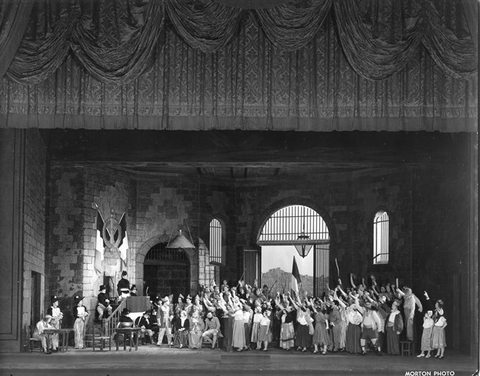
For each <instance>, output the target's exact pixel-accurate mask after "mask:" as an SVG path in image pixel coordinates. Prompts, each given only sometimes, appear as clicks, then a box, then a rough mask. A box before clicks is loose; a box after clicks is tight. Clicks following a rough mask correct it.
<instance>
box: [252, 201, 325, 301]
mask: <svg viewBox="0 0 480 376" xmlns="http://www.w3.org/2000/svg"><path fill="white" fill-rule="evenodd" d="M257 244H258V245H260V246H261V262H260V263H261V265H260V270H261V276H260V279H261V281H262V284H263V283H265V284H266V285H267V286H268V287H270V288H271V289H272V291H271V292H272V293H274V294H275V293H276V292H282V291H288V289H289V283H290V282H289V281H290V280H289V279H288V278H290V277H291V275H292V274H293V269H294V268H293V260H295V265H297V268H298V271H299V274H300V286H301V288H300V291H302V290H303V292H307V293H309V294H312V293H313V294H314V295H320V294H321V293H322V292H324V291H325V290H326V287H327V284H328V279H329V258H330V235H329V231H328V227H327V225H326V223H325V221H324V220H323V218H322V217H321V216H320V215H319V214H318V213H317V212H316V211H315V210H313V209H312V208H309V207H308V206H303V205H290V206H286V207H283V208H281V209H280V210H277V211H276V212H274V213H273V214H272V215H271V216H270V217H269V218H268V220H267V221H266V222H265V224H264V226H263V227H262V229H261V231H260V234H259V237H258V240H257Z"/></svg>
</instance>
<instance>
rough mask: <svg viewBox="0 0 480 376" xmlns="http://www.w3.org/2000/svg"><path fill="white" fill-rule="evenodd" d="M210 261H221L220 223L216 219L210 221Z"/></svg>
mask: <svg viewBox="0 0 480 376" xmlns="http://www.w3.org/2000/svg"><path fill="white" fill-rule="evenodd" d="M209 249H210V263H217V264H221V263H222V224H221V223H220V221H219V220H218V219H215V218H213V219H212V220H211V221H210V245H209Z"/></svg>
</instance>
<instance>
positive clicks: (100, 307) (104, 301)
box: [97, 285, 112, 321]
mask: <svg viewBox="0 0 480 376" xmlns="http://www.w3.org/2000/svg"><path fill="white" fill-rule="evenodd" d="M99 290H100V292H99V294H98V296H97V299H98V302H97V313H98V320H99V321H102V319H105V318H107V317H108V316H110V315H111V314H112V306H111V305H110V299H108V296H107V287H106V286H105V285H101V286H100V289H99Z"/></svg>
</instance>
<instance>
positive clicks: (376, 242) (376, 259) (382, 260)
mask: <svg viewBox="0 0 480 376" xmlns="http://www.w3.org/2000/svg"><path fill="white" fill-rule="evenodd" d="M388 222H389V218H388V214H387V212H385V211H383V210H381V211H379V212H378V213H377V214H375V219H374V220H373V264H374V265H377V264H388V252H389V249H388V245H389V244H388V228H389V225H388Z"/></svg>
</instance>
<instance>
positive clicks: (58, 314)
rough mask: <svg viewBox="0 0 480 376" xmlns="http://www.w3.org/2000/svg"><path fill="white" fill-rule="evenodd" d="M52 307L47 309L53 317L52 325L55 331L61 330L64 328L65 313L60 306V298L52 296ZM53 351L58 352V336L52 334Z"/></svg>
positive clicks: (48, 313)
mask: <svg viewBox="0 0 480 376" xmlns="http://www.w3.org/2000/svg"><path fill="white" fill-rule="evenodd" d="M50 302H51V306H50V307H48V309H47V315H50V316H51V317H52V319H51V321H50V325H51V326H52V327H53V328H55V329H60V328H61V326H62V319H63V313H62V311H60V307H59V306H58V297H56V296H52V298H51V299H50ZM51 342H52V351H58V334H52V336H51Z"/></svg>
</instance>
